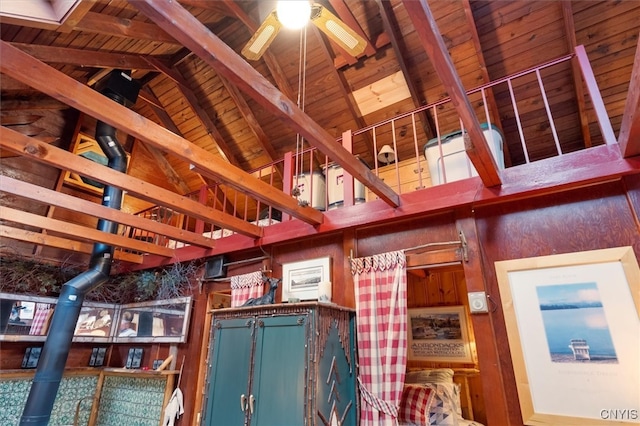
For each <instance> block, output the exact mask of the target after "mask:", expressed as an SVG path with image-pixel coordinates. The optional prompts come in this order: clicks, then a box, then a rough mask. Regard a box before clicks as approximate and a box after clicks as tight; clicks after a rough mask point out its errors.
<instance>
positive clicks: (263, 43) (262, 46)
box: [241, 11, 282, 61]
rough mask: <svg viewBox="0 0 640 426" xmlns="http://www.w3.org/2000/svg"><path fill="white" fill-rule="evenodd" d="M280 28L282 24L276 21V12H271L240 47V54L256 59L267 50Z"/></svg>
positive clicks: (252, 59)
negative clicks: (241, 47)
mask: <svg viewBox="0 0 640 426" xmlns="http://www.w3.org/2000/svg"><path fill="white" fill-rule="evenodd" d="M280 28H282V24H281V23H280V21H278V17H277V16H276V12H275V11H273V12H271V13H270V14H269V15H268V16H267V17H266V18H265V20H264V21H263V22H262V24H261V25H260V28H258V30H257V31H256V32H255V34H254V35H253V36H252V37H251V39H250V40H249V41H248V42H247V44H246V45H245V46H244V48H243V49H242V52H241V53H242V56H244V57H245V58H247V59H249V60H251V61H257V60H258V59H260V58H261V57H262V54H263V53H264V52H265V51H266V50H267V48H268V47H269V45H270V44H271V42H272V41H273V39H274V38H275V37H276V36H277V35H278V31H280Z"/></svg>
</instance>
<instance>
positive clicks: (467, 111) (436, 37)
mask: <svg viewBox="0 0 640 426" xmlns="http://www.w3.org/2000/svg"><path fill="white" fill-rule="evenodd" d="M403 5H404V7H405V8H407V10H408V12H409V15H410V16H411V21H412V22H413V25H414V28H416V32H417V33H418V34H419V36H420V40H421V42H422V45H423V47H424V49H425V50H426V51H427V53H428V54H429V58H430V59H431V62H432V63H433V64H434V67H435V68H436V70H437V71H438V76H439V77H440V79H442V80H443V85H444V86H445V87H446V88H447V90H448V91H449V92H450V95H451V98H452V101H453V104H454V105H455V106H456V111H457V112H458V114H459V116H460V120H461V121H462V122H463V123H464V127H465V129H466V130H467V132H468V137H469V141H468V142H469V143H467V141H465V150H466V152H467V155H468V156H469V159H470V160H471V162H472V163H473V165H474V166H475V168H476V170H477V171H478V175H479V176H480V178H481V179H482V182H483V183H484V184H485V185H486V186H488V187H491V186H497V185H500V183H501V181H500V175H499V172H498V169H497V166H496V162H495V160H494V159H493V157H492V155H491V152H490V151H489V146H488V145H487V142H486V140H485V138H484V135H483V133H482V130H481V129H480V123H479V122H478V119H477V118H476V116H475V114H474V113H473V108H472V106H471V104H470V103H469V100H468V98H467V97H466V94H465V91H464V88H463V87H462V84H461V82H460V79H459V78H458V76H457V74H456V72H455V69H454V65H453V62H452V61H451V58H450V57H449V55H448V52H447V48H446V46H445V45H444V42H443V40H442V38H441V37H440V34H439V32H438V28H437V26H436V23H435V21H434V19H433V17H432V16H431V12H430V10H429V6H428V5H427V3H426V0H422V1H421V2H419V3H418V2H411V1H408V0H406V1H403Z"/></svg>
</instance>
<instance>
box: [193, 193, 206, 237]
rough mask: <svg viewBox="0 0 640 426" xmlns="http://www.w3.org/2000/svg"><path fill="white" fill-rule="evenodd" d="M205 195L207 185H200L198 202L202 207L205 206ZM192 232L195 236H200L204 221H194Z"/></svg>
mask: <svg viewBox="0 0 640 426" xmlns="http://www.w3.org/2000/svg"><path fill="white" fill-rule="evenodd" d="M207 193H208V187H207V185H202V186H201V187H200V192H198V202H199V203H200V204H202V205H205V206H206V205H207ZM194 232H195V233H196V234H202V233H203V232H204V221H203V220H202V219H196V226H195V230H194Z"/></svg>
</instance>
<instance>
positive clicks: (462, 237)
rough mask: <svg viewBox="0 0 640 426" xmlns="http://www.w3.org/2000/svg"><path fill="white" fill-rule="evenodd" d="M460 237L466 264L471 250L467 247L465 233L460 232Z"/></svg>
mask: <svg viewBox="0 0 640 426" xmlns="http://www.w3.org/2000/svg"><path fill="white" fill-rule="evenodd" d="M458 236H459V237H460V244H461V245H462V258H463V259H464V261H465V262H468V261H469V250H468V247H467V237H465V236H464V232H462V230H460V231H459V232H458Z"/></svg>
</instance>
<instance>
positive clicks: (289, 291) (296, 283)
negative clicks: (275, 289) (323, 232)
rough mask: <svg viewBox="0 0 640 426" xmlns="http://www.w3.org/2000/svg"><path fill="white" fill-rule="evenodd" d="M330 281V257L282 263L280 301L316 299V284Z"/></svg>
mask: <svg viewBox="0 0 640 426" xmlns="http://www.w3.org/2000/svg"><path fill="white" fill-rule="evenodd" d="M329 281H331V257H320V258H317V259H310V260H303V261H300V262H291V263H285V264H283V265H282V301H283V302H287V301H289V299H299V300H317V299H318V286H319V285H320V283H321V282H329Z"/></svg>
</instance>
